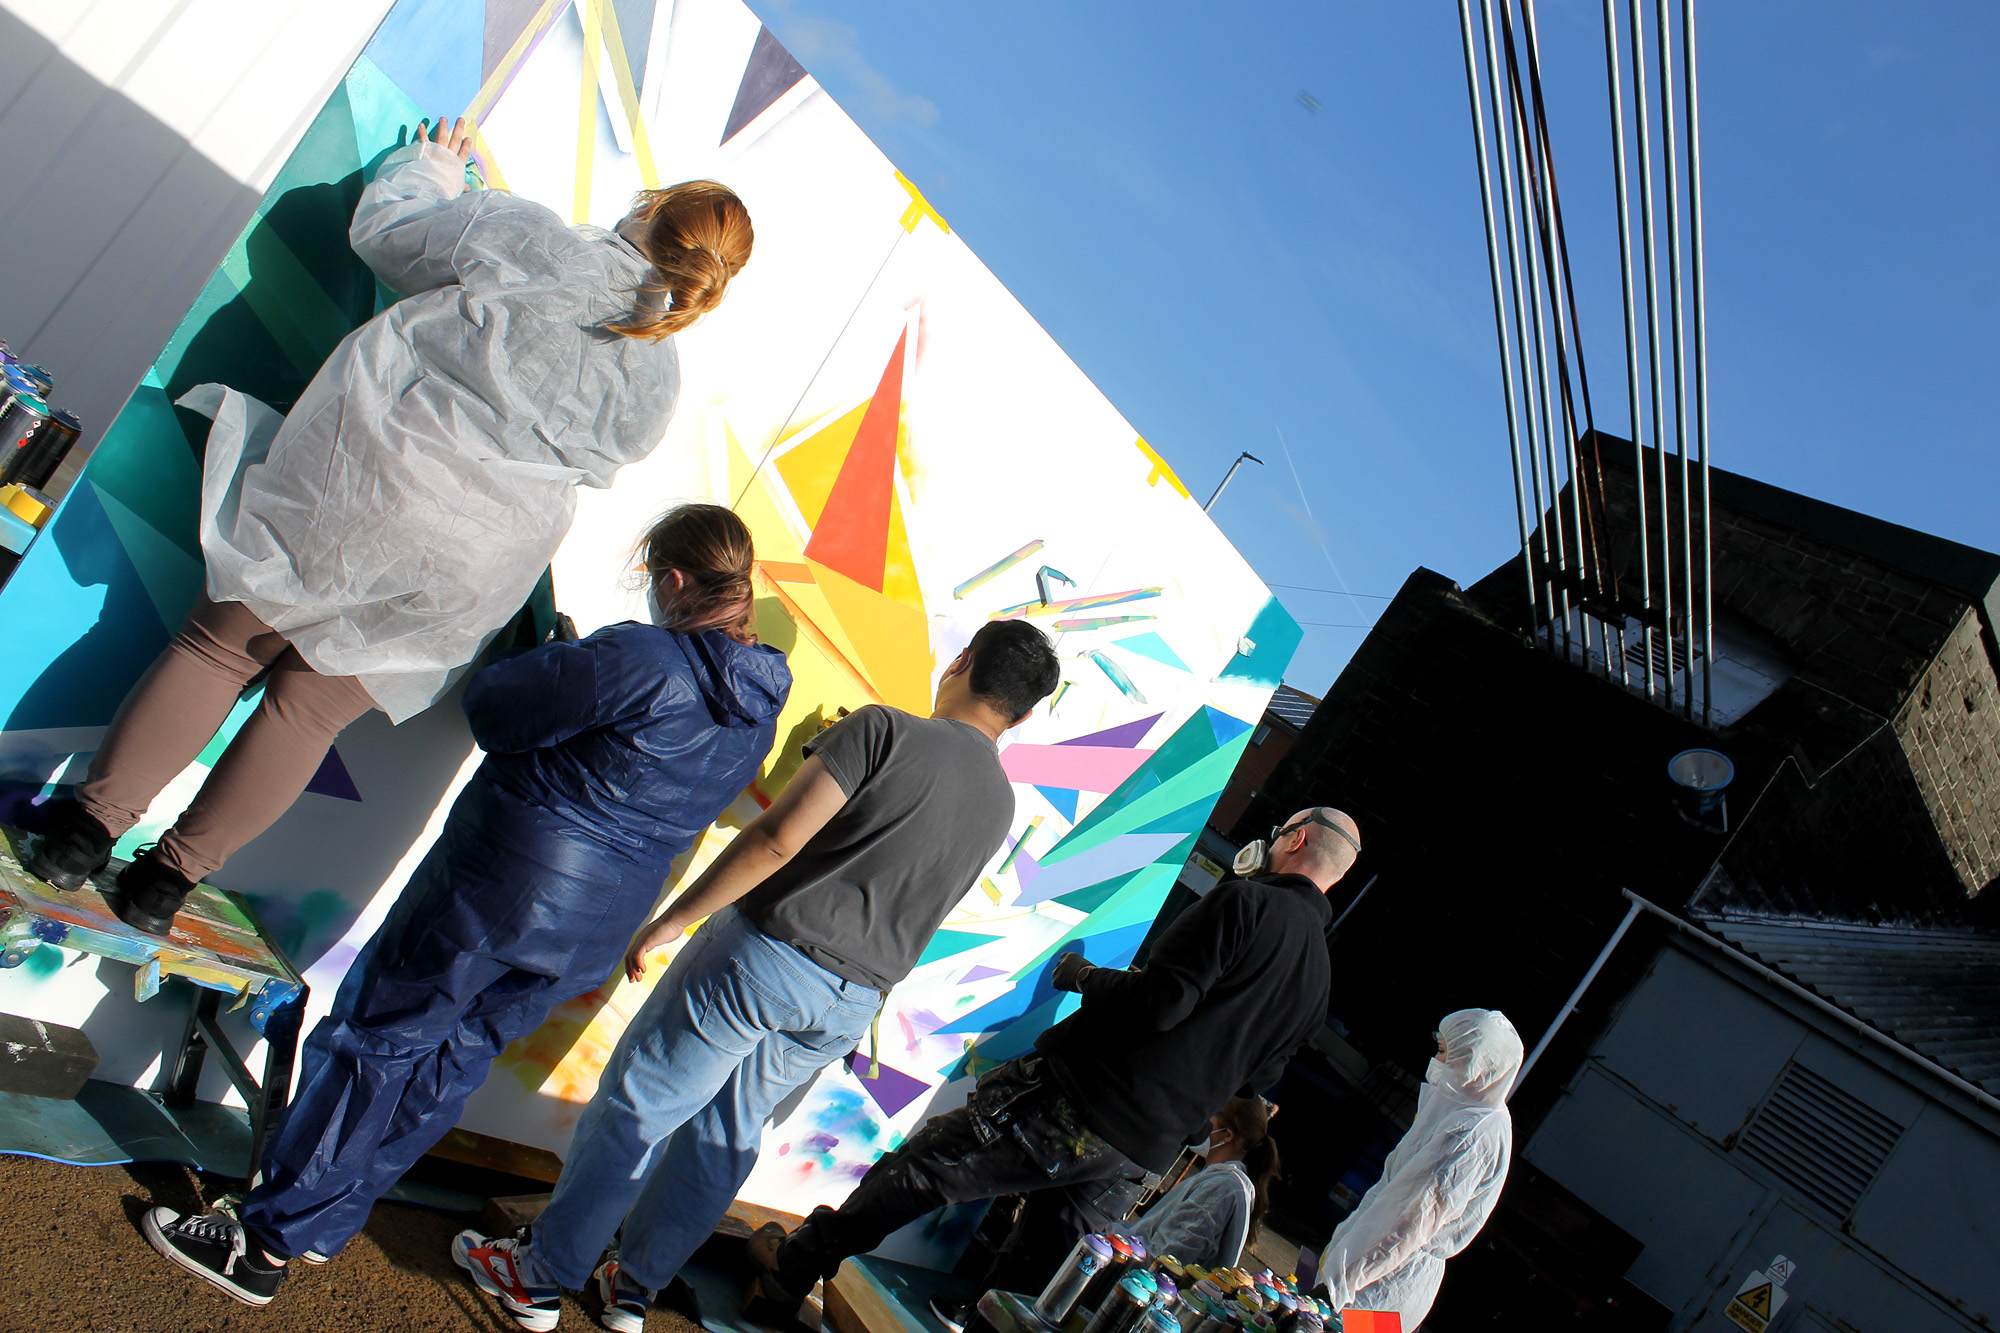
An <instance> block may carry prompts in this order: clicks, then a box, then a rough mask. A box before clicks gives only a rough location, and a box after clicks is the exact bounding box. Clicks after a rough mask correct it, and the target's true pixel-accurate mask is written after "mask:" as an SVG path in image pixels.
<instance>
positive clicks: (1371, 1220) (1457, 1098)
mask: <svg viewBox="0 0 2000 1333" xmlns="http://www.w3.org/2000/svg"><path fill="white" fill-rule="evenodd" d="M1437 1035H1438V1055H1437V1058H1435V1059H1433V1060H1432V1061H1431V1063H1430V1071H1429V1074H1428V1076H1427V1077H1426V1078H1425V1080H1424V1086H1423V1089H1422V1091H1421V1092H1419V1093H1418V1094H1417V1117H1416V1120H1415V1121H1414V1122H1413V1123H1412V1124H1411V1125H1410V1130H1409V1132H1408V1133H1407V1134H1405V1135H1403V1139H1402V1142H1400V1143H1398V1144H1397V1145H1396V1147H1395V1150H1394V1151H1392V1152H1391V1153H1390V1154H1389V1156H1388V1159H1387V1160H1386V1161H1385V1162H1384V1163H1383V1164H1382V1178H1381V1179H1380V1180H1378V1181H1376V1182H1375V1185H1374V1188H1372V1189H1370V1190H1369V1191H1368V1193H1367V1194H1366V1195H1364V1196H1362V1199H1361V1204H1360V1206H1359V1207H1357V1208H1356V1209H1355V1210H1354V1211H1353V1213H1351V1214H1349V1215H1348V1217H1347V1220H1346V1221H1344V1222H1342V1223H1341V1224H1340V1226H1339V1227H1338V1228H1337V1229H1336V1230H1335V1231H1334V1233H1333V1239H1331V1240H1330V1241H1328V1242H1327V1245H1326V1249H1325V1250H1324V1251H1323V1252H1322V1253H1321V1255H1320V1267H1319V1273H1320V1282H1321V1284H1322V1285H1323V1286H1325V1288H1326V1290H1327V1295H1328V1299H1329V1301H1330V1303H1331V1304H1332V1306H1333V1308H1334V1309H1336V1310H1349V1309H1353V1310H1383V1311H1391V1310H1392V1311H1394V1312H1396V1313H1397V1314H1399V1315H1401V1316H1402V1320H1403V1328H1404V1330H1405V1333H1414V1330H1415V1329H1416V1328H1417V1326H1418V1325H1420V1324H1421V1323H1422V1322H1423V1320H1424V1316H1426V1315H1427V1314H1429V1313H1430V1309H1431V1302H1432V1301H1434V1300H1435V1299H1437V1291H1438V1283H1439V1282H1441V1281H1442V1280H1443V1278H1444V1264H1445V1260H1447V1259H1449V1258H1451V1257H1452V1256H1453V1255H1455V1254H1457V1253H1458V1252H1459V1251H1461V1250H1463V1249H1464V1248H1465V1247H1466V1246H1467V1245H1470V1244H1471V1243H1472V1238H1473V1237H1474V1236H1477V1235H1478V1234H1479V1229H1480V1228H1481V1227H1483V1226H1485V1225H1486V1219H1487V1218H1488V1217H1489V1216H1491V1215H1492V1212H1493V1205H1494V1204H1495V1203H1497V1202H1498V1201H1499V1198H1500V1189H1501V1186H1503V1185H1505V1184H1506V1183H1507V1166H1508V1163H1509V1162H1510V1161H1511V1160H1512V1158H1513V1154H1514V1122H1513V1120H1512V1118H1511V1117H1509V1115H1508V1114H1507V1094H1508V1093H1509V1092H1511V1091H1512V1090H1513V1087H1514V1076H1515V1074H1516V1073H1518V1072H1519V1070H1520V1068H1521V1057H1522V1054H1523V1052H1522V1047H1521V1038H1520V1035H1519V1034H1518V1033H1516V1032H1515V1031H1514V1025H1513V1024H1512V1023H1510V1022H1508V1021H1507V1016H1506V1015H1505V1014H1502V1013H1500V1012H1499V1011H1498V1010H1494V1009H1461V1010H1459V1011H1458V1012H1457V1013H1454V1014H1450V1015H1448V1016H1447V1017H1446V1018H1445V1020H1444V1022H1442V1023H1440V1024H1439V1025H1438V1034H1437Z"/></svg>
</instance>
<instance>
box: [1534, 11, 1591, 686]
mask: <svg viewBox="0 0 2000 1333" xmlns="http://www.w3.org/2000/svg"><path fill="white" fill-rule="evenodd" d="M1521 17H1522V19H1523V20H1524V27H1525V28H1526V32H1527V38H1528V77H1529V78H1530V80H1532V81H1534V82H1535V83H1536V84H1539V82H1540V80H1541V66H1542V53H1541V43H1540V41H1539V40H1538V38H1537V36H1536V32H1535V0H1521ZM1514 96H1515V98H1516V99H1519V98H1520V96H1521V88H1520V84H1519V81H1518V80H1516V82H1515V87H1514ZM1535 107H1536V111H1537V115H1536V116H1535V143H1536V153H1535V168H1536V179H1537V180H1538V181H1539V182H1540V184H1541V190H1540V193H1539V195H1538V198H1537V202H1538V204H1539V205H1540V211H1541V214H1542V217H1541V234H1542V254H1543V268H1544V272H1545V273H1546V274H1547V276H1548V282H1549V307H1550V309H1551V310H1552V311H1553V312H1554V313H1555V329H1556V367H1557V374H1558V375H1559V376H1560V377H1561V398H1562V418H1563V465H1564V467H1565V468H1567V469H1568V471H1569V510H1570V529H1571V531H1573V532H1574V533H1575V534H1576V572H1577V581H1578V583H1579V584H1587V583H1588V582H1589V581H1590V570H1589V568H1588V566H1589V563H1590V562H1589V558H1588V551H1589V547H1588V544H1587V542H1586V539H1585V532H1586V531H1587V529H1586V528H1585V527H1584V522H1583V476H1582V473H1581V472H1580V471H1579V469H1578V467H1577V458H1578V455H1577V449H1576V441H1577V434H1578V432H1577V428H1576V426H1577V423H1576V405H1575V403H1574V401H1573V400H1572V399H1571V397H1570V384H1569V367H1568V363H1567V361H1566V360H1565V359H1564V348H1565V347H1568V348H1573V349H1574V350H1575V352H1576V358H1577V362H1578V377H1579V379H1581V377H1582V373H1583V372H1582V358H1583V344H1582V341H1581V339H1582V334H1581V332H1580V331H1579V330H1576V329H1575V328H1574V327H1573V326H1572V324H1571V322H1570V320H1569V318H1568V314H1569V312H1568V310H1567V307H1566V306H1565V305H1564V303H1563V293H1564V291H1565V290H1567V286H1568V276H1567V272H1566V265H1567V262H1568V259H1569V254H1568V252H1567V251H1566V250H1565V249H1564V248H1563V247H1562V246H1560V245H1558V244H1557V243H1556V176H1555V150H1554V148H1553V147H1551V146H1550V144H1549V134H1548V123H1547V121H1546V119H1545V118H1544V117H1543V116H1542V115H1540V114H1539V113H1540V110H1541V93H1540V89H1539V87H1537V88H1536V89H1535ZM1521 112H1522V115H1523V117H1525V116H1526V115H1527V108H1526V107H1525V106H1524V107H1522V109H1521ZM1587 392H1588V390H1586V393H1587ZM1599 572H1600V573H1601V572H1602V571H1599ZM1577 629H1578V632H1579V634H1580V635H1581V637H1582V639H1583V661H1582V662H1581V663H1580V665H1581V666H1582V667H1583V668H1584V669H1585V670H1589V669H1590V641H1591V633H1590V617H1589V616H1588V615H1586V614H1583V611H1582V608H1581V606H1579V607H1578V614H1577ZM1604 672H1605V675H1606V676H1607V677H1609V675H1610V674H1611V652H1610V648H1609V646H1607V647H1606V649H1605V654H1604Z"/></svg>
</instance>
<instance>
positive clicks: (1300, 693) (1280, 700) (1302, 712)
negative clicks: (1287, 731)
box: [1264, 685, 1319, 731]
mask: <svg viewBox="0 0 2000 1333" xmlns="http://www.w3.org/2000/svg"><path fill="white" fill-rule="evenodd" d="M1318 707H1319V700H1317V699H1315V698H1313V697H1312V696H1311V695H1310V694H1307V693H1306V692H1305V691H1304V690H1295V689H1293V688H1292V687H1291V686H1289V685H1280V686H1279V687H1278V688H1277V689H1276V690H1274V691H1272V692H1271V702H1270V703H1268V704H1266V705H1264V711H1265V712H1267V713H1272V714H1275V715H1276V716H1277V717H1279V718H1280V719H1282V720H1283V721H1284V722H1285V724H1286V725H1288V726H1289V727H1291V729H1292V730H1293V731H1304V730H1305V727H1306V723H1307V722H1309V721H1311V720H1312V715H1313V710H1314V709H1315V708H1318Z"/></svg>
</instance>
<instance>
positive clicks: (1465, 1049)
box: [1425, 1009, 1526, 1106]
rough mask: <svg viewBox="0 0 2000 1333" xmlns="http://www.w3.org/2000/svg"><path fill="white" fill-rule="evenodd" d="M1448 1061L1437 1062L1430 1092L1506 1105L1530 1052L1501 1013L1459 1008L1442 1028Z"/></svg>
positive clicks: (1472, 1103) (1474, 1102) (1428, 1080)
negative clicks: (1526, 1055) (1526, 1056)
mask: <svg viewBox="0 0 2000 1333" xmlns="http://www.w3.org/2000/svg"><path fill="white" fill-rule="evenodd" d="M1438 1035H1439V1036H1440V1037H1442V1038H1444V1058H1443V1059H1441V1060H1440V1059H1433V1060H1432V1061H1431V1064H1430V1072H1429V1074H1428V1076H1427V1077H1426V1079H1425V1084H1426V1089H1425V1090H1426V1091H1428V1090H1429V1089H1431V1088H1435V1089H1437V1090H1438V1091H1439V1092H1440V1093H1442V1094H1444V1096H1445V1097H1446V1098H1448V1099H1449V1100H1452V1101H1456V1102H1459V1103H1461V1104H1463V1105H1468V1106H1505V1105H1506V1104H1507V1094H1508V1093H1509V1092H1511V1091H1512V1090H1513V1087H1514V1075H1515V1074H1516V1073H1517V1072H1518V1071H1519V1070H1520V1068H1521V1058H1522V1056H1523V1055H1524V1054H1525V1053H1526V1052H1525V1050H1524V1048H1523V1047H1522V1045H1521V1034H1520V1033H1518V1032H1516V1031H1514V1025H1513V1024H1512V1023H1511V1022H1509V1021H1508V1019H1507V1015H1505V1014H1503V1013H1501V1012H1500V1011H1499V1010H1497V1009H1460V1010H1459V1011H1458V1012H1457V1013H1453V1014H1447V1015H1446V1016H1445V1019H1444V1021H1443V1022H1442V1023H1440V1024H1438Z"/></svg>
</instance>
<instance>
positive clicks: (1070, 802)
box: [1035, 787, 1083, 824]
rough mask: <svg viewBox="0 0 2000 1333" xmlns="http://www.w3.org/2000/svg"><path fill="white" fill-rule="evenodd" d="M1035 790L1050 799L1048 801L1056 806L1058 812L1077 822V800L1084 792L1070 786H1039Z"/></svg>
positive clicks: (1065, 817) (1072, 821)
mask: <svg viewBox="0 0 2000 1333" xmlns="http://www.w3.org/2000/svg"><path fill="white" fill-rule="evenodd" d="M1035 790H1036V791H1038V792H1040V793H1041V794H1042V795H1043V796H1044V797H1046V798H1047V799H1048V803H1049V804H1050V805H1052V806H1054V807H1055V808H1056V813H1057V814H1059V815H1061V816H1062V817H1063V818H1064V819H1067V820H1068V821H1069V822H1070V823H1072V824H1074V823H1075V822H1076V802H1077V798H1078V797H1080V796H1082V795H1083V793H1082V792H1080V791H1076V790H1074V789H1072V788H1069V787H1037V788H1035Z"/></svg>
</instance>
